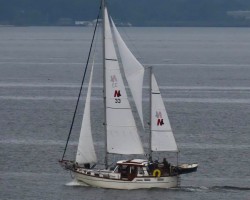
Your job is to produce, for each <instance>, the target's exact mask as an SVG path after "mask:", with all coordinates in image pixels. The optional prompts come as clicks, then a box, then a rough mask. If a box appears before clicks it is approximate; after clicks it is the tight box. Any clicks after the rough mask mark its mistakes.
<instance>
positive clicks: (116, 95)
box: [114, 90, 122, 97]
mask: <svg viewBox="0 0 250 200" xmlns="http://www.w3.org/2000/svg"><path fill="white" fill-rule="evenodd" d="M120 96H122V95H121V92H120V90H115V93H114V97H120Z"/></svg>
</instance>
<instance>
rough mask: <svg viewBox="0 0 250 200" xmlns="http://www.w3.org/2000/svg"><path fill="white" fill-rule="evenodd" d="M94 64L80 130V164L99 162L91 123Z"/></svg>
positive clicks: (78, 152) (78, 159) (77, 159)
mask: <svg viewBox="0 0 250 200" xmlns="http://www.w3.org/2000/svg"><path fill="white" fill-rule="evenodd" d="M93 65H94V63H93ZM93 65H92V68H91V73H90V79H89V85H88V92H87V97H86V102H85V108H84V114H83V120H82V127H81V131H80V138H79V144H78V149H77V153H76V162H77V163H79V164H84V163H96V162H97V159H96V154H95V149H94V144H93V139H92V133H91V123H90V98H91V87H92V77H93Z"/></svg>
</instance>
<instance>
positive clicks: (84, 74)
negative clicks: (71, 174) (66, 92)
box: [61, 4, 102, 160]
mask: <svg viewBox="0 0 250 200" xmlns="http://www.w3.org/2000/svg"><path fill="white" fill-rule="evenodd" d="M101 9H102V4H101V5H100V7H99V11H98V15H97V18H96V19H97V20H96V24H95V28H94V33H93V36H92V40H91V44H90V49H89V53H88V58H87V62H86V66H85V70H84V73H83V78H82V83H81V87H80V90H79V94H78V98H77V102H76V107H75V111H74V115H73V118H72V122H71V126H70V130H69V134H68V137H67V141H66V144H65V148H64V152H63V156H62V159H61V160H63V159H64V156H65V153H66V150H67V147H68V143H69V139H70V136H71V132H72V128H73V125H74V121H75V116H76V112H77V108H78V104H79V100H80V97H81V93H82V88H83V83H84V80H85V76H86V72H87V68H88V64H89V59H90V55H91V52H92V47H93V43H94V39H95V34H96V29H97V25H98V22H99V18H100V13H101Z"/></svg>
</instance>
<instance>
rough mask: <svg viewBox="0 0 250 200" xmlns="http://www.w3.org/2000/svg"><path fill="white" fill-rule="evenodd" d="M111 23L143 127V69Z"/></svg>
mask: <svg viewBox="0 0 250 200" xmlns="http://www.w3.org/2000/svg"><path fill="white" fill-rule="evenodd" d="M111 22H112V26H113V29H114V35H115V37H116V41H117V46H118V49H119V53H120V56H121V60H122V65H123V69H124V72H125V76H126V79H127V81H128V85H129V88H130V91H131V93H132V96H133V99H134V101H135V105H136V108H137V111H138V113H139V116H140V119H141V122H142V125H143V127H144V123H143V114H142V84H143V76H144V67H143V66H142V64H141V63H140V62H139V61H138V60H137V59H136V58H135V56H134V55H133V54H132V53H131V51H130V50H129V48H128V47H127V45H126V44H125V42H124V41H123V39H122V37H121V36H120V34H119V32H118V30H117V28H116V26H115V24H114V22H113V20H111Z"/></svg>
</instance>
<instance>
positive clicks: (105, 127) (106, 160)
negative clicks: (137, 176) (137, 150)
mask: <svg viewBox="0 0 250 200" xmlns="http://www.w3.org/2000/svg"><path fill="white" fill-rule="evenodd" d="M105 6H106V2H105V0H102V27H103V29H102V40H103V103H104V123H103V125H104V133H105V134H104V137H105V145H104V146H105V147H104V148H105V157H104V163H105V168H106V169H107V168H108V151H107V117H106V64H105V57H106V54H105V20H106V19H105V14H104V12H105Z"/></svg>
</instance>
